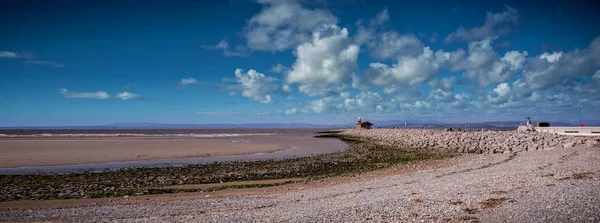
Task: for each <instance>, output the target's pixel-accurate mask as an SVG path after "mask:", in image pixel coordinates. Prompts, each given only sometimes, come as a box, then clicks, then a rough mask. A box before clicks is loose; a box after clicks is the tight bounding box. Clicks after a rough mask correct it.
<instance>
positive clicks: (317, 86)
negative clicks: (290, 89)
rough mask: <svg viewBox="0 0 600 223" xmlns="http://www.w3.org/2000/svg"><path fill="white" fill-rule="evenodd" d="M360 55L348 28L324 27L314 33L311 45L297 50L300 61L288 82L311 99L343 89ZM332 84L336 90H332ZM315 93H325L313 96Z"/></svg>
mask: <svg viewBox="0 0 600 223" xmlns="http://www.w3.org/2000/svg"><path fill="white" fill-rule="evenodd" d="M358 53H359V47H358V46H357V45H354V44H351V42H350V40H349V39H348V30H347V29H346V28H340V27H338V26H336V25H326V26H322V27H320V28H319V29H318V30H317V31H315V32H314V33H313V39H312V41H311V42H308V43H304V44H302V45H300V46H298V47H297V49H296V51H295V52H294V54H295V56H296V57H297V59H296V62H295V63H294V65H293V67H292V70H291V71H290V72H289V73H288V74H287V76H286V82H287V83H289V84H292V83H297V84H299V89H300V91H301V92H302V93H305V94H307V95H322V96H324V95H325V94H322V93H324V92H328V91H331V90H335V89H336V88H339V85H340V84H341V83H343V82H344V81H347V80H349V79H350V78H351V76H352V69H353V68H354V67H356V61H357V59H358ZM328 84H333V85H335V87H333V88H332V87H328V86H327V85H328ZM324 89H327V90H324ZM313 90H319V91H320V92H321V93H313V92H312V91H313Z"/></svg>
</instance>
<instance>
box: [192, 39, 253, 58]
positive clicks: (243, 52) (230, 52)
mask: <svg viewBox="0 0 600 223" xmlns="http://www.w3.org/2000/svg"><path fill="white" fill-rule="evenodd" d="M201 47H202V48H203V49H207V50H223V55H224V56H226V57H245V56H248V55H249V54H250V52H249V50H248V49H247V48H246V47H244V46H240V45H237V46H236V47H235V49H231V47H229V42H227V40H226V39H222V40H221V41H220V42H219V43H217V45H214V46H212V45H202V46H201Z"/></svg>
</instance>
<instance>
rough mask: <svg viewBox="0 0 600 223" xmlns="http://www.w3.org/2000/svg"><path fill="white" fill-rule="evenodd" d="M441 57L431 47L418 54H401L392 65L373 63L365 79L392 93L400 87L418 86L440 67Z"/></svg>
mask: <svg viewBox="0 0 600 223" xmlns="http://www.w3.org/2000/svg"><path fill="white" fill-rule="evenodd" d="M440 60H441V58H436V55H434V53H433V51H431V49H430V48H429V47H425V48H423V49H422V51H421V53H420V55H418V56H400V57H398V58H397V63H395V64H393V65H392V66H389V65H386V64H383V63H371V64H369V69H367V71H366V75H365V79H366V80H367V81H368V82H369V83H371V84H372V85H375V86H380V87H386V88H388V91H387V92H388V93H392V92H394V91H395V90H397V89H398V88H400V87H409V86H418V85H419V84H421V83H423V82H425V81H428V80H429V79H430V78H432V77H433V76H434V75H435V74H437V72H438V71H439V69H440V66H441V65H442V63H440Z"/></svg>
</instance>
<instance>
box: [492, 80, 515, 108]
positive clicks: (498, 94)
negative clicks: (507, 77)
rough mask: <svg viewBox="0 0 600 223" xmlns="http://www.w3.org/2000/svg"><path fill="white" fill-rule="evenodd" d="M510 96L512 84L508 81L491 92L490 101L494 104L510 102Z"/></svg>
mask: <svg viewBox="0 0 600 223" xmlns="http://www.w3.org/2000/svg"><path fill="white" fill-rule="evenodd" d="M510 96H511V89H510V85H508V83H501V84H499V85H498V86H496V88H494V89H493V90H492V91H491V92H490V93H489V95H488V102H489V103H492V104H504V103H506V102H508V99H509V98H510Z"/></svg>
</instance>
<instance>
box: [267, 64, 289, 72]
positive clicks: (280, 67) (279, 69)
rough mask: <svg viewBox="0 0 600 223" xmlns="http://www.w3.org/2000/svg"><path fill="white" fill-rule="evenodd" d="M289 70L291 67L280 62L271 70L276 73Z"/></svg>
mask: <svg viewBox="0 0 600 223" xmlns="http://www.w3.org/2000/svg"><path fill="white" fill-rule="evenodd" d="M289 70H290V68H288V67H286V66H285V65H283V64H280V63H278V64H277V65H275V66H272V67H271V71H273V72H275V73H287V72H289Z"/></svg>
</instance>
